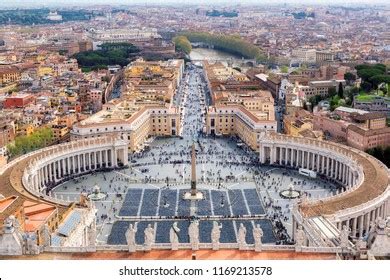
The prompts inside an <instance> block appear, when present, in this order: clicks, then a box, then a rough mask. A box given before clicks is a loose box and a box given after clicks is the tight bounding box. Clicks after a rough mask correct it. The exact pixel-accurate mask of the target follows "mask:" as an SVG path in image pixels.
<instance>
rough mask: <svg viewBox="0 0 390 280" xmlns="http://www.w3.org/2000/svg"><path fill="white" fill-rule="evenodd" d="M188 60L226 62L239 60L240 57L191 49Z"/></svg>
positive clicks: (210, 50) (212, 50) (211, 50)
mask: <svg viewBox="0 0 390 280" xmlns="http://www.w3.org/2000/svg"><path fill="white" fill-rule="evenodd" d="M190 58H191V59H192V60H220V59H226V60H228V59H231V58H233V59H240V58H241V57H238V56H236V55H233V54H230V53H227V52H224V51H219V50H215V49H206V48H193V49H192V51H191V53H190Z"/></svg>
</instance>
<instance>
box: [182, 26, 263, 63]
mask: <svg viewBox="0 0 390 280" xmlns="http://www.w3.org/2000/svg"><path fill="white" fill-rule="evenodd" d="M180 36H184V37H186V38H187V39H188V40H189V41H190V42H191V43H203V44H206V45H210V46H213V47H214V48H215V49H218V50H221V51H225V52H228V53H231V54H234V55H238V56H241V57H244V58H249V59H256V60H261V61H264V59H265V58H264V54H263V52H262V51H261V49H260V48H259V47H257V46H255V45H253V44H251V43H249V42H247V41H245V40H243V39H242V38H241V37H240V36H237V35H223V34H211V33H208V32H182V33H180Z"/></svg>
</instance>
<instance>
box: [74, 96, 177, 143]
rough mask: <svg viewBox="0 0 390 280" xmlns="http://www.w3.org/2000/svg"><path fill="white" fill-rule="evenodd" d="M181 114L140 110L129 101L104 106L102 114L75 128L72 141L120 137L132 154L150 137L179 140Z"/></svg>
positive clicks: (147, 108) (168, 110) (161, 108)
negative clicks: (174, 137) (127, 143)
mask: <svg viewBox="0 0 390 280" xmlns="http://www.w3.org/2000/svg"><path fill="white" fill-rule="evenodd" d="M179 131H180V113H179V110H178V109H177V108H175V107H168V106H165V107H164V106H159V105H153V104H150V105H142V106H137V105H134V104H130V103H128V102H126V101H122V102H119V103H113V102H110V103H108V104H105V106H104V107H103V110H102V111H100V112H98V113H96V114H94V115H93V116H91V117H89V118H88V119H86V120H83V121H81V122H79V123H77V124H75V125H74V126H73V129H72V131H71V139H72V140H76V139H87V138H98V137H102V136H107V135H113V136H116V135H121V136H122V138H125V139H127V140H128V142H129V150H130V151H136V150H139V149H141V148H142V147H143V145H144V144H145V141H146V140H147V139H148V138H149V137H150V136H178V134H179Z"/></svg>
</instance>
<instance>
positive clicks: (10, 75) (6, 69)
mask: <svg viewBox="0 0 390 280" xmlns="http://www.w3.org/2000/svg"><path fill="white" fill-rule="evenodd" d="M20 78H21V73H20V71H19V69H18V68H17V67H14V66H3V67H0V85H3V84H8V83H13V82H17V81H19V80H20Z"/></svg>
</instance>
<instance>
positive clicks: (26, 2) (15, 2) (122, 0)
mask: <svg viewBox="0 0 390 280" xmlns="http://www.w3.org/2000/svg"><path fill="white" fill-rule="evenodd" d="M388 2H389V0H315V1H313V0H266V1H263V0H191V1H190V0H62V1H59V0H1V1H0V6H2V7H5V6H6V7H11V6H19V7H30V6H43V5H48V6H69V5H94V4H111V5H115V4H128V5H131V4H226V5H236V4H238V3H241V4H256V3H260V4H278V3H298V4H308V5H314V4H316V3H317V4H356V3H367V4H368V3H369V4H385V3H388Z"/></svg>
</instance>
